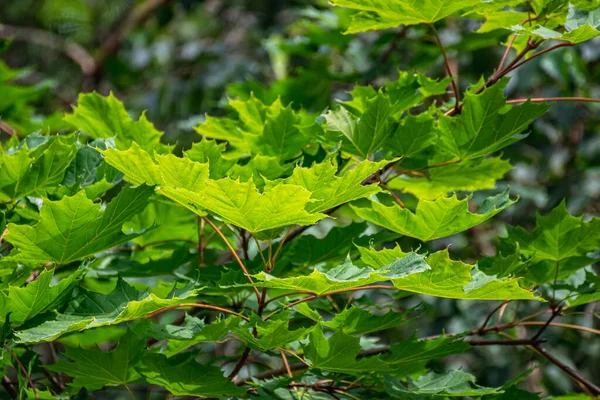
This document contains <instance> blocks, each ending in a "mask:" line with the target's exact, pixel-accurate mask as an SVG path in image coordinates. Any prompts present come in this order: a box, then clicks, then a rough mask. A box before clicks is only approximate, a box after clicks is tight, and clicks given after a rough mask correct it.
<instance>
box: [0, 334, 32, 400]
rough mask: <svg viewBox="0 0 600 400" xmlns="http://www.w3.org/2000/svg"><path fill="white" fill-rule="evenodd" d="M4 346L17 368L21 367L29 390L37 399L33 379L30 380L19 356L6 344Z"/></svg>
mask: <svg viewBox="0 0 600 400" xmlns="http://www.w3.org/2000/svg"><path fill="white" fill-rule="evenodd" d="M4 348H5V349H6V350H7V351H8V352H9V353H10V355H11V356H12V358H14V359H15V361H16V363H17V364H18V365H19V368H21V371H22V372H23V375H25V378H27V382H28V383H29V386H30V387H31V390H33V394H34V396H35V398H36V399H39V396H38V393H37V390H36V389H35V386H34V384H33V381H32V380H31V376H29V374H28V373H27V369H25V367H24V366H23V363H21V360H19V357H17V355H16V354H15V353H14V352H13V351H12V350H11V349H10V347H8V346H7V345H6V344H5V345H4Z"/></svg>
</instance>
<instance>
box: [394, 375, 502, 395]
mask: <svg viewBox="0 0 600 400" xmlns="http://www.w3.org/2000/svg"><path fill="white" fill-rule="evenodd" d="M385 383H386V385H385V387H386V391H387V393H389V394H391V395H392V396H394V397H397V398H400V399H405V398H412V397H417V398H421V396H428V397H443V398H446V397H466V396H469V397H479V396H484V395H491V394H497V393H502V390H500V389H496V388H489V387H483V386H479V385H477V384H476V383H475V377H474V376H473V375H471V374H468V373H466V372H463V371H458V370H455V371H450V372H447V373H444V374H436V373H435V372H430V373H428V374H427V375H423V376H421V377H420V378H419V379H417V380H416V381H413V380H412V379H410V378H409V379H408V385H407V386H405V385H404V384H403V383H402V382H400V381H399V380H397V379H395V378H392V377H387V378H386V382H385Z"/></svg>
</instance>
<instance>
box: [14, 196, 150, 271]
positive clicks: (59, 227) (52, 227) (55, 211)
mask: <svg viewBox="0 0 600 400" xmlns="http://www.w3.org/2000/svg"><path fill="white" fill-rule="evenodd" d="M151 194H152V188H150V187H148V186H140V187H138V188H136V189H131V188H125V189H123V190H122V191H121V193H119V195H118V196H117V197H115V198H114V199H113V200H112V201H111V202H110V203H108V204H107V206H106V209H104V210H102V209H101V206H100V204H94V203H93V202H92V201H91V200H89V199H88V198H87V197H86V195H85V192H83V191H81V192H78V193H77V194H76V195H75V196H72V197H64V198H63V199H62V200H58V201H50V200H45V201H44V204H43V205H42V210H41V212H40V220H39V222H38V223H37V224H36V225H34V226H30V225H15V224H9V225H8V234H7V235H6V240H7V241H9V242H10V243H12V244H13V245H14V246H15V247H16V250H13V251H12V252H11V254H10V256H9V257H6V258H5V260H7V261H19V262H26V263H46V262H54V263H57V264H59V265H60V264H67V263H69V262H71V261H75V260H79V259H82V258H85V257H89V256H91V255H94V254H95V253H97V252H99V251H102V250H105V249H108V248H110V247H112V246H115V245H117V244H120V243H123V242H126V241H127V240H130V239H132V238H133V237H135V236H134V235H126V234H125V233H123V231H122V226H123V224H124V223H125V221H127V220H128V219H129V218H131V217H133V216H134V215H136V214H137V213H139V212H141V211H142V210H143V209H144V208H145V207H146V205H147V204H148V198H149V197H150V195H151Z"/></svg>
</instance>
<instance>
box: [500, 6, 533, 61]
mask: <svg viewBox="0 0 600 400" xmlns="http://www.w3.org/2000/svg"><path fill="white" fill-rule="evenodd" d="M536 19H537V17H532V18H531V17H530V18H527V19H526V20H525V21H523V22H521V26H524V25H525V24H526V23H528V22H531V21H534V20H536ZM517 36H519V33H518V32H515V34H514V35H512V37H511V38H510V42H509V43H508V46H506V50H505V51H504V54H503V55H502V59H501V60H500V64H498V68H496V73H497V72H499V71H502V67H503V66H504V63H505V62H506V59H507V58H508V54H509V53H510V49H512V46H513V44H514V43H515V39H516V38H517Z"/></svg>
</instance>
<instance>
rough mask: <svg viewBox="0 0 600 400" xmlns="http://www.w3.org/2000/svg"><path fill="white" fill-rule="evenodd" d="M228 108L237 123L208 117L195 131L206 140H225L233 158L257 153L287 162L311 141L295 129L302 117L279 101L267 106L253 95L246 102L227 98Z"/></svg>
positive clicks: (232, 120)
mask: <svg viewBox="0 0 600 400" xmlns="http://www.w3.org/2000/svg"><path fill="white" fill-rule="evenodd" d="M229 105H230V106H231V107H232V108H233V109H235V111H236V112H237V114H238V120H235V119H230V118H222V119H215V118H211V117H207V118H206V121H205V122H204V123H202V124H200V125H199V126H198V127H196V131H197V132H198V133H199V134H201V135H203V136H204V137H206V138H212V139H220V140H227V141H228V142H229V143H230V145H231V146H233V147H234V149H235V150H234V152H233V155H235V156H242V155H249V154H253V155H256V154H260V155H264V156H271V157H276V158H278V159H280V160H281V161H286V160H289V159H292V158H295V157H297V156H298V155H300V153H301V150H302V149H303V148H304V146H306V144H308V142H309V141H310V137H308V136H305V135H304V134H303V133H302V132H301V131H300V130H299V129H298V126H300V125H302V123H303V118H302V116H301V115H299V113H297V112H295V111H293V110H292V108H291V106H289V105H288V106H287V107H284V106H283V105H282V104H281V99H277V100H275V101H274V102H273V103H272V104H270V105H267V104H264V103H263V102H262V101H260V100H259V99H258V98H256V97H254V95H252V96H250V98H248V99H247V100H233V99H230V100H229Z"/></svg>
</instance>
